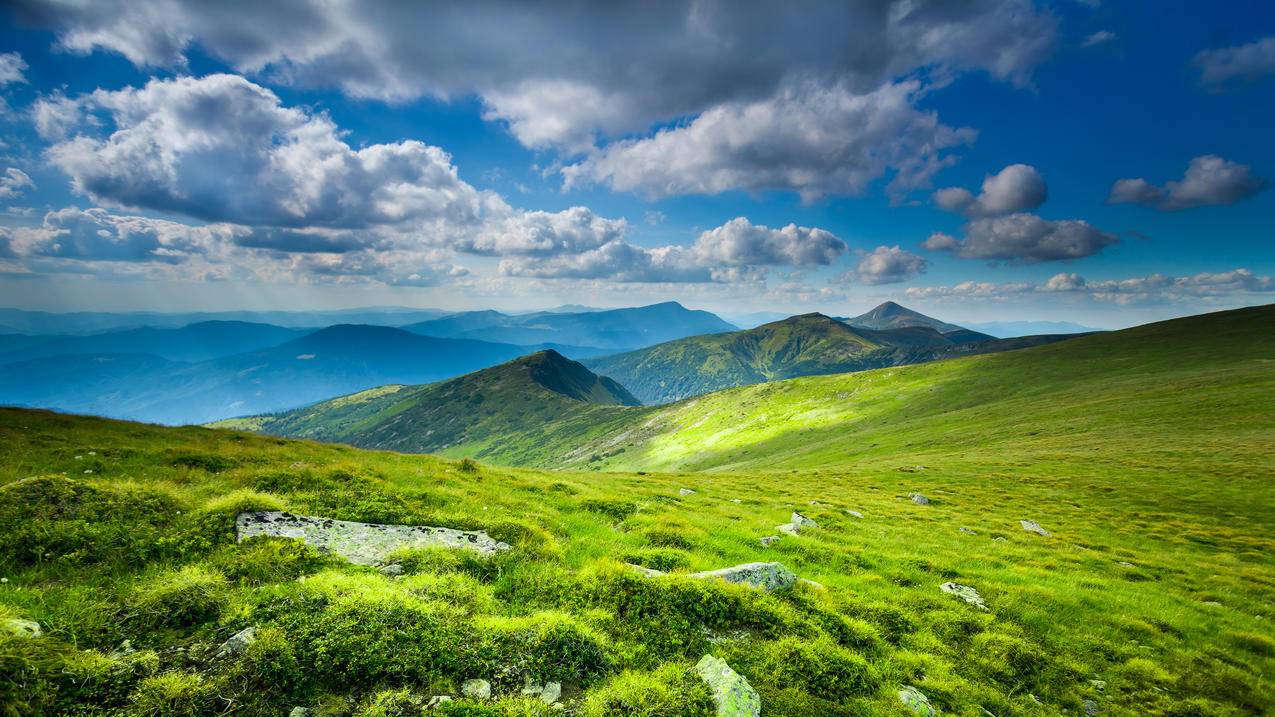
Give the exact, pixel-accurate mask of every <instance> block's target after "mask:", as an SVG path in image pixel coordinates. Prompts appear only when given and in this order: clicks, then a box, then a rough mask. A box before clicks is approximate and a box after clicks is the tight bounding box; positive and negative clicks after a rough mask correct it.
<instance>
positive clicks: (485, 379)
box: [215, 350, 638, 461]
mask: <svg viewBox="0 0 1275 717" xmlns="http://www.w3.org/2000/svg"><path fill="white" fill-rule="evenodd" d="M637 403H638V400H637V399H636V398H634V397H633V396H632V395H631V394H630V393H629V392H628V391H626V390H625V389H624V387H623V386H621V385H619V384H618V383H616V382H614V381H612V380H611V379H609V378H606V377H602V376H597V375H595V374H593V373H591V372H590V371H589V370H588V369H586V368H585V367H584V366H582V365H580V364H579V363H576V362H575V361H572V360H570V359H567V358H565V357H563V356H562V355H561V354H559V353H558V352H556V351H553V350H548V351H541V352H539V353H535V354H532V355H530V356H524V357H521V358H518V359H515V360H513V361H510V362H508V363H505V364H501V365H499V366H494V367H492V368H488V369H483V370H481V371H475V372H474V373H471V374H467V375H465V376H461V377H459V378H455V379H451V380H448V381H443V382H440V383H436V384H429V385H425V386H383V387H380V388H376V389H372V390H369V391H363V392H361V393H356V394H353V395H349V396H343V397H341V398H336V399H332V400H330V401H323V402H321V403H318V404H315V405H313V406H308V407H306V408H301V409H297V410H294V411H288V412H286V413H281V414H277V415H273V416H256V417H250V418H245V419H232V420H229V421H223V422H220V423H218V424H215V425H217V426H220V427H229V428H247V429H252V430H256V431H261V432H265V433H273V434H276V435H286V436H294V437H300V438H310V439H314V440H320V441H336V442H341V443H349V444H351V445H355V446H360V447H364V448H379V449H389V450H398V451H411V452H418V453H425V452H440V451H446V450H447V449H450V448H453V447H454V446H465V447H466V449H467V450H470V451H476V452H480V453H481V452H483V447H484V446H485V445H487V444H488V443H492V444H493V445H497V446H498V445H500V444H501V443H503V441H504V439H505V438H506V437H507V436H508V435H509V433H510V431H511V430H516V431H517V432H518V434H519V441H520V442H526V443H529V444H534V442H535V441H536V436H537V434H538V431H539V426H546V425H552V424H554V423H555V422H556V421H557V420H559V419H560V418H561V417H562V416H564V415H571V416H574V417H576V418H577V419H579V420H582V421H587V420H589V417H590V416H592V415H594V414H595V413H597V412H599V411H605V409H607V408H611V407H614V406H633V405H636V404H637ZM505 451H507V449H502V452H505ZM508 455H510V457H511V458H512V459H513V460H515V461H517V460H518V458H517V457H516V456H517V455H518V453H517V451H509V452H508ZM528 458H530V457H528Z"/></svg>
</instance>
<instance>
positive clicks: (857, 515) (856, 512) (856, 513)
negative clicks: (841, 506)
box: [846, 510, 863, 520]
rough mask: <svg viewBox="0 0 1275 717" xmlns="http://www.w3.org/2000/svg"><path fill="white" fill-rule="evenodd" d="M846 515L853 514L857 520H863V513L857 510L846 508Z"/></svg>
mask: <svg viewBox="0 0 1275 717" xmlns="http://www.w3.org/2000/svg"><path fill="white" fill-rule="evenodd" d="M846 515H851V516H854V517H855V518H858V519H859V520H863V513H860V512H859V511H857V510H847V511H846Z"/></svg>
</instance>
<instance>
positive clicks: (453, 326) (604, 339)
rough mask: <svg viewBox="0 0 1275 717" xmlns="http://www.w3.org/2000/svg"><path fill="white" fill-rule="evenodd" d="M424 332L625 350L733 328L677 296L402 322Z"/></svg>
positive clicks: (732, 329) (408, 328)
mask: <svg viewBox="0 0 1275 717" xmlns="http://www.w3.org/2000/svg"><path fill="white" fill-rule="evenodd" d="M403 328H404V329H406V330H408V331H412V332H414V333H418V334H423V335H425V336H441V337H447V338H470V339H480V340H483V341H496V342H503V343H513V344H522V345H531V344H541V343H545V344H547V343H557V344H564V345H573V346H594V347H598V348H602V349H608V350H611V351H627V350H630V349H635V348H640V347H643V346H650V345H652V344H657V343H660V342H662V341H669V340H672V339H680V338H683V337H685V336H696V335H699V334H711V333H719V332H723V331H734V330H735V326H733V325H731V324H729V323H727V322H725V321H723V320H722V319H721V318H719V317H718V316H716V315H714V314H711V313H709V312H707V311H693V310H690V309H687V308H686V307H684V306H682V305H681V304H679V303H677V302H675V301H669V302H665V303H662V304H652V305H651V306H640V307H635V308H629V309H608V310H605V311H583V312H576V313H556V312H548V311H542V312H537V313H533V314H523V315H517V316H513V315H509V314H502V313H500V312H497V311H470V312H465V313H461V314H453V315H451V316H446V317H443V318H440V319H436V320H432V321H424V322H421V323H416V324H411V325H408V326H404V327H403Z"/></svg>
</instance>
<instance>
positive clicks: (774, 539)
mask: <svg viewBox="0 0 1275 717" xmlns="http://www.w3.org/2000/svg"><path fill="white" fill-rule="evenodd" d="M758 542H760V543H761V547H763V548H769V547H770V545H771V543H778V542H779V536H778V535H763V536H762V537H761V540H760V541H758Z"/></svg>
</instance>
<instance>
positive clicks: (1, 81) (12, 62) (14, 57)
mask: <svg viewBox="0 0 1275 717" xmlns="http://www.w3.org/2000/svg"><path fill="white" fill-rule="evenodd" d="M26 69H27V63H26V60H23V59H22V55H20V54H18V53H16V52H5V53H0V87H3V86H4V85H8V84H11V83H15V82H19V83H20V82H26V81H27V77H26V74H25V72H26Z"/></svg>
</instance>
